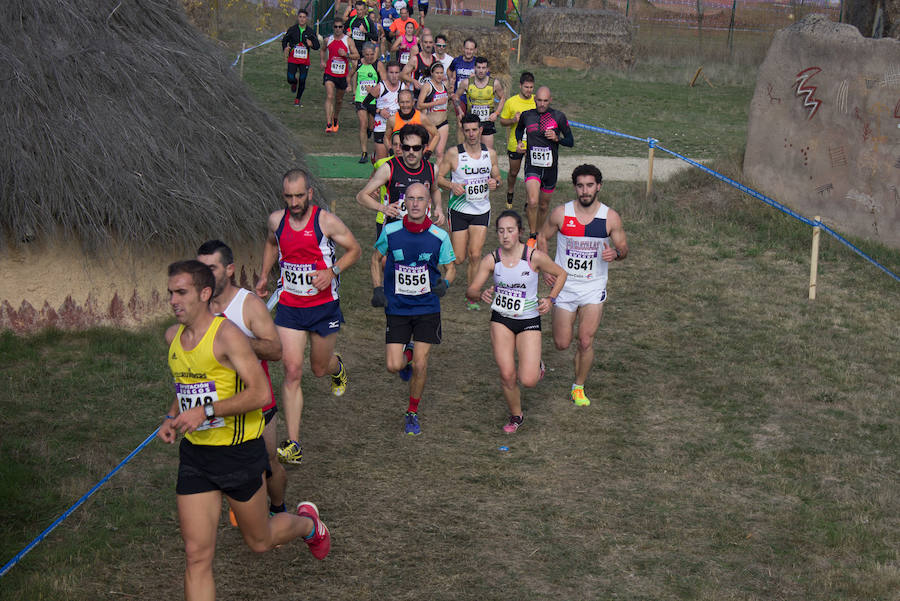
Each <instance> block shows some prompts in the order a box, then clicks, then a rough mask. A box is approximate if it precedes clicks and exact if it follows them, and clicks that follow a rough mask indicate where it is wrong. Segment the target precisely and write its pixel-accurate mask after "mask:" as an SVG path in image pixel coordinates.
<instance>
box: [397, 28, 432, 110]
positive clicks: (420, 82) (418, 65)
mask: <svg viewBox="0 0 900 601" xmlns="http://www.w3.org/2000/svg"><path fill="white" fill-rule="evenodd" d="M419 46H421V50H420V51H419V52H418V53H417V54H416V55H415V56H413V57H411V58H410V59H409V62H408V63H406V66H405V67H403V72H402V73H401V74H400V79H402V80H403V81H404V82H406V84H407V85H408V86H410V87H411V89H413V90H415V92H416V96H417V97H418V95H419V90H421V89H422V86H424V85H425V82H426V81H428V78H429V77H431V66H432V65H433V64H434V62H435V60H434V54H433V53H434V36H432V35H431V32H423V33H422V37H421V39H420V41H419ZM420 108H421V107H420Z"/></svg>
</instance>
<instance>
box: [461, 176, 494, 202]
mask: <svg viewBox="0 0 900 601" xmlns="http://www.w3.org/2000/svg"><path fill="white" fill-rule="evenodd" d="M488 192H489V188H488V178H487V177H477V178H472V179H470V180H468V181H466V200H468V201H470V202H474V201H478V200H484V199H485V198H487V197H488Z"/></svg>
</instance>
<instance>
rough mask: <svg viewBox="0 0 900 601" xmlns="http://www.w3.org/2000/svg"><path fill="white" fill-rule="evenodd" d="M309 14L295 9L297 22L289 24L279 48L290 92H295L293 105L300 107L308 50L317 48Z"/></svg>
mask: <svg viewBox="0 0 900 601" xmlns="http://www.w3.org/2000/svg"><path fill="white" fill-rule="evenodd" d="M308 23H309V14H308V13H307V12H306V11H305V10H304V9H302V8H301V9H300V10H298V11H297V24H296V25H291V26H290V27H289V28H288V30H287V31H286V32H285V34H284V37H283V38H281V49H282V50H283V51H284V60H285V61H287V80H288V83H289V84H291V92H296V93H297V97H296V98H294V106H296V107H298V108H299V107H300V99H301V98H302V97H303V91H304V90H306V76H307V75H308V74H309V51H310V50H318V49H319V38H318V36H317V35H316V32H315V31H314V30H312V29H310V28H309V27H307V24H308Z"/></svg>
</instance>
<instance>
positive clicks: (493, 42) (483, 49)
mask: <svg viewBox="0 0 900 601" xmlns="http://www.w3.org/2000/svg"><path fill="white" fill-rule="evenodd" d="M432 33H433V34H434V35H438V34H441V33H442V34H444V35H445V36H447V53H448V54H450V55H452V56H459V55H460V54H462V48H463V42H465V41H466V38H472V39H474V40H475V41H476V42H478V50H476V51H475V54H476V55H477V56H483V57H485V58H486V59H488V66H489V67H490V69H491V75H493V76H494V77H502V76H505V78H504V79H505V80H506V83H509V81H508V80H509V72H510V69H509V55H510V48H511V47H513V46H514V44H513V41H512V38H513V36H512V33H511V32H510V31H509V29H507V28H506V27H503V28H500V27H473V28H469V29H443V30H441V31H438V30H436V29H435V30H432Z"/></svg>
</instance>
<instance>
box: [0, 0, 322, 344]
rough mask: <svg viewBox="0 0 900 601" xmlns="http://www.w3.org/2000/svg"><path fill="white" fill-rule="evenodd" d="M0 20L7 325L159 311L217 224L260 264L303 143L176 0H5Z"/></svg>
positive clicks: (0, 191) (0, 194)
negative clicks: (261, 103) (186, 260)
mask: <svg viewBox="0 0 900 601" xmlns="http://www.w3.org/2000/svg"><path fill="white" fill-rule="evenodd" d="M0 24H2V25H3V32H4V33H5V35H4V36H3V38H2V39H0V80H2V82H3V83H2V84H0V86H2V87H0V91H2V94H0V131H2V132H3V134H4V135H3V139H4V142H5V144H4V145H3V147H2V151H0V156H2V160H0V182H2V187H0V272H2V273H3V274H4V275H8V276H9V277H5V278H2V279H0V330H2V329H3V328H11V329H14V330H16V331H32V330H34V329H39V328H42V327H46V326H48V325H55V326H57V327H64V328H80V327H84V326H86V325H92V324H99V323H108V324H114V325H123V324H125V325H127V324H130V323H133V322H135V321H140V320H146V319H153V318H155V316H156V315H158V314H159V312H160V311H164V310H165V302H164V299H165V289H164V288H165V267H166V264H167V263H168V262H170V261H172V260H174V259H176V258H183V257H185V256H191V255H193V252H194V251H195V249H196V247H197V245H198V244H199V243H200V242H202V241H203V240H206V239H208V238H214V237H215V238H222V239H224V240H226V241H227V242H228V243H229V244H231V245H232V246H233V247H234V249H235V251H236V257H238V260H239V263H238V270H239V272H244V273H246V274H247V278H249V277H250V275H252V274H253V269H254V268H256V269H258V267H257V266H258V265H259V264H260V263H259V261H260V259H259V257H258V256H254V254H255V253H258V251H259V248H260V243H261V240H262V235H263V231H264V230H263V228H264V224H265V219H266V216H267V215H268V213H269V212H270V211H271V210H272V209H274V208H277V207H278V206H280V205H281V201H280V199H279V195H280V181H279V179H280V175H281V174H282V173H283V172H284V171H285V170H287V169H288V168H290V167H294V166H303V158H302V155H303V151H302V149H301V148H300V146H299V145H298V144H297V141H296V139H295V137H294V136H292V135H291V133H290V132H289V131H288V130H287V129H286V128H285V127H284V125H282V124H281V123H279V122H278V121H277V120H276V119H274V118H273V117H271V116H270V115H269V114H267V113H266V112H265V111H262V110H260V108H259V107H258V106H257V105H256V103H255V101H254V100H253V98H252V97H251V95H250V93H249V90H248V89H247V87H246V86H245V85H244V84H243V83H242V82H241V81H240V80H239V79H238V77H237V75H236V74H235V73H234V72H233V70H232V69H231V67H230V62H231V61H230V58H231V57H226V56H225V55H224V54H223V53H222V51H221V49H220V48H218V47H217V46H216V45H215V44H213V43H212V42H211V41H210V40H209V39H207V38H206V37H205V36H204V35H203V34H202V33H200V32H199V31H198V30H197V29H196V28H194V27H193V26H191V25H190V24H189V23H188V20H187V17H186V15H185V13H184V10H183V8H182V6H181V4H180V2H179V0H129V1H128V2H119V1H118V0H91V1H89V2H57V1H56V0H6V1H5V3H4V6H3V10H2V11H0ZM313 183H314V185H316V184H317V182H316V181H315V179H314V182H313ZM320 189H321V188H320Z"/></svg>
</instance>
